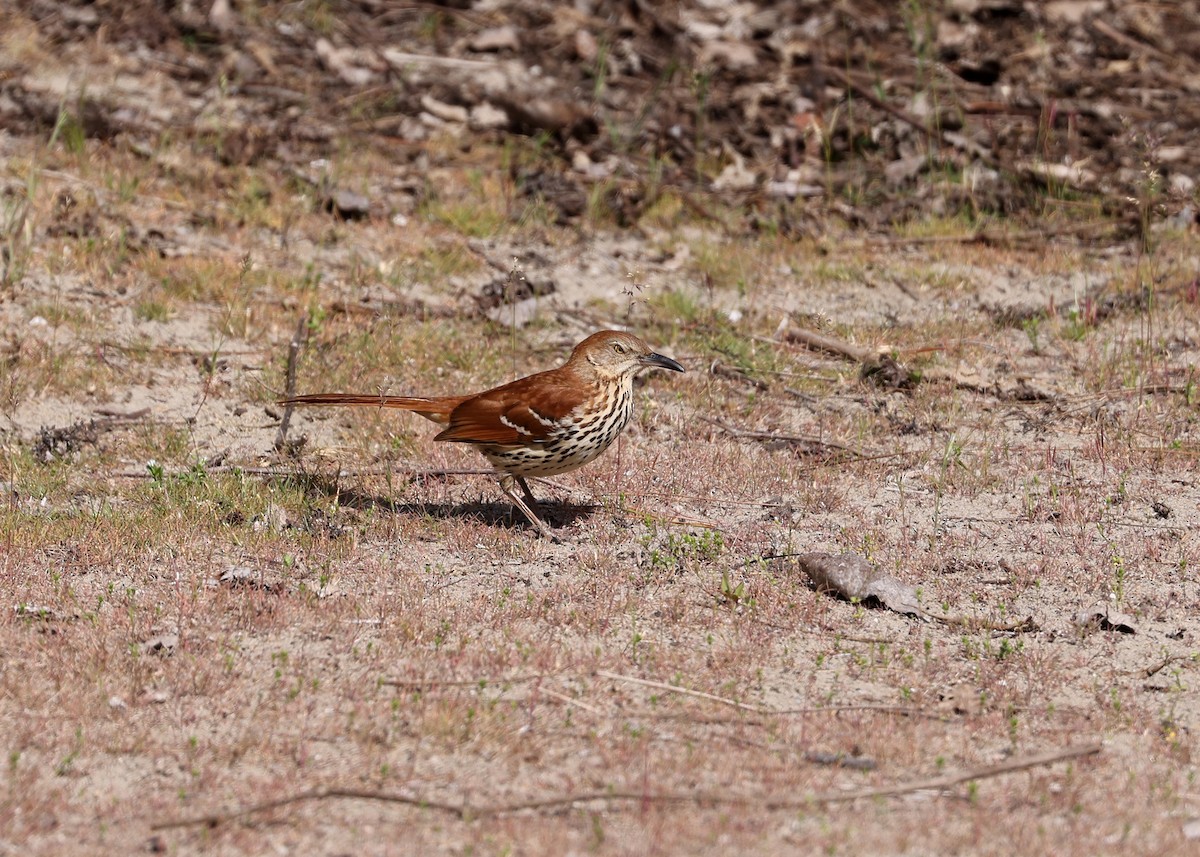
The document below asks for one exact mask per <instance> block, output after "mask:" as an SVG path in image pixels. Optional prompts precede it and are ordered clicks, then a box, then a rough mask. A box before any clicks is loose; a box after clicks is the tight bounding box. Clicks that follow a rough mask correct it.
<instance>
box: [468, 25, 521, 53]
mask: <svg viewBox="0 0 1200 857" xmlns="http://www.w3.org/2000/svg"><path fill="white" fill-rule="evenodd" d="M520 47H521V43H520V41H519V40H518V39H517V31H516V28H514V27H493V28H492V29H490V30H484V31H482V32H480V33H478V34H477V35H476V36H475V38H473V39H471V50H473V51H478V52H479V53H485V52H489V51H493V52H494V51H515V50H517V49H518V48H520Z"/></svg>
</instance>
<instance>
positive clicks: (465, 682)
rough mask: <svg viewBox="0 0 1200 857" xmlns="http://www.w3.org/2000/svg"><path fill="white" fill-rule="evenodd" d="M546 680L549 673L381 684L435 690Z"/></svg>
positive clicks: (395, 679)
mask: <svg viewBox="0 0 1200 857" xmlns="http://www.w3.org/2000/svg"><path fill="white" fill-rule="evenodd" d="M544 678H551V676H550V675H549V674H547V673H532V674H529V675H515V676H485V677H483V678H467V679H436V678H433V679H426V678H411V679H408V678H386V679H384V680H383V681H381V682H380V684H382V685H385V686H387V687H415V688H422V687H427V688H434V687H478V688H485V687H492V686H494V685H503V684H524V683H526V682H531V681H538V680H540V679H544Z"/></svg>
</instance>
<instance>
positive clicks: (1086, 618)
mask: <svg viewBox="0 0 1200 857" xmlns="http://www.w3.org/2000/svg"><path fill="white" fill-rule="evenodd" d="M1075 625H1076V627H1078V628H1080V629H1082V630H1085V631H1090V630H1092V629H1094V628H1099V629H1100V630H1101V631H1119V632H1120V633H1122V634H1136V633H1137V624H1136V623H1135V622H1134V619H1133V617H1132V616H1130V615H1128V614H1126V613H1118V612H1116V611H1115V610H1109V609H1108V605H1107V604H1104V603H1103V602H1098V603H1097V604H1096V605H1095V606H1093V607H1089V608H1088V609H1086V610H1081V611H1080V612H1079V613H1077V614H1075Z"/></svg>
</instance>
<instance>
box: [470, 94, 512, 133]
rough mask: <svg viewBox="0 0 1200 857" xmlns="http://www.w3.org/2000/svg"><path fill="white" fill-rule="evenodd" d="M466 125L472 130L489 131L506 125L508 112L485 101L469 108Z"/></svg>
mask: <svg viewBox="0 0 1200 857" xmlns="http://www.w3.org/2000/svg"><path fill="white" fill-rule="evenodd" d="M467 125H468V126H469V127H470V129H471V130H472V131H491V130H495V129H499V128H507V127H508V114H507V113H505V112H504V111H503V110H501V109H500V108H499V107H495V106H493V105H491V104H488V103H487V102H486V101H484V102H482V103H480V104H476V105H475V106H474V107H472V108H471V114H470V118H469V119H468V120H467Z"/></svg>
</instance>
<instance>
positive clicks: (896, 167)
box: [883, 155, 929, 187]
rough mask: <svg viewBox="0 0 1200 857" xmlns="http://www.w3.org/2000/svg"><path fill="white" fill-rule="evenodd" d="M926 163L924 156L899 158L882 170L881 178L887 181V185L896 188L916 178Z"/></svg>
mask: <svg viewBox="0 0 1200 857" xmlns="http://www.w3.org/2000/svg"><path fill="white" fill-rule="evenodd" d="M928 163H929V161H928V159H927V158H926V157H925V156H924V155H911V156H909V157H907V158H899V159H898V160H895V161H892V162H891V163H890V164H888V165H887V166H885V167H884V168H883V176H884V178H886V179H887V182H888V184H890V185H892V186H893V187H896V186H899V185H902V184H905V183H906V182H907V181H909V179H914V178H916V177H917V176H918V175H920V174H921V172H922V170H924V169H925V166H926V165H927V164H928Z"/></svg>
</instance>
